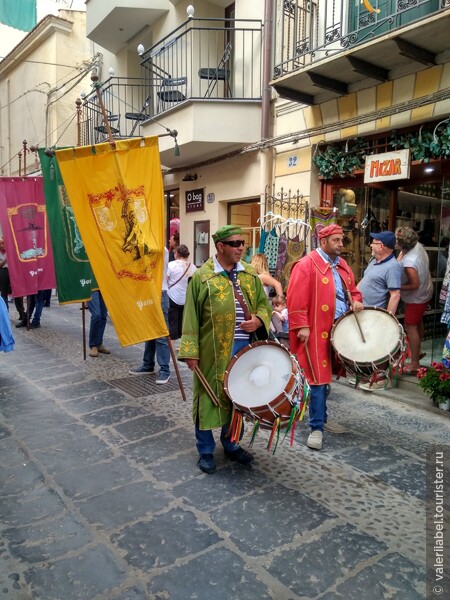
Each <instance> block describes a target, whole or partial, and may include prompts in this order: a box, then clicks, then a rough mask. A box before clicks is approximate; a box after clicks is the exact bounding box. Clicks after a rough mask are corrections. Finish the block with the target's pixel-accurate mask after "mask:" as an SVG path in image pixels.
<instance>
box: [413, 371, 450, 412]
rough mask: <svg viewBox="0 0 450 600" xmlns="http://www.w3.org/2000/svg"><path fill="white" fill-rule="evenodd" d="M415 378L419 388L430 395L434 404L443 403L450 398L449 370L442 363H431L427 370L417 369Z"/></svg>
mask: <svg viewBox="0 0 450 600" xmlns="http://www.w3.org/2000/svg"><path fill="white" fill-rule="evenodd" d="M417 378H418V379H419V385H420V387H421V388H422V389H423V390H424V391H425V392H427V394H430V398H431V399H432V400H433V402H434V403H435V404H441V403H444V402H446V401H447V400H448V399H449V398H450V370H449V369H446V368H445V367H444V365H443V364H442V363H437V362H432V363H431V367H429V368H428V369H427V368H425V367H423V368H422V369H419V371H418V372H417Z"/></svg>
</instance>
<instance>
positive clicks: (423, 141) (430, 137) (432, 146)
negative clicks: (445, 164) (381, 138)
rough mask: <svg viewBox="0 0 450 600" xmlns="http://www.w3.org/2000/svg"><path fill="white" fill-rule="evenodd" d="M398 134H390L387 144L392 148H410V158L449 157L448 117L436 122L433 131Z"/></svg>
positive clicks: (421, 159) (428, 159)
mask: <svg viewBox="0 0 450 600" xmlns="http://www.w3.org/2000/svg"><path fill="white" fill-rule="evenodd" d="M422 129H423V125H422V127H421V128H420V129H419V130H418V131H415V132H408V133H405V134H402V135H400V136H399V135H398V133H397V132H396V131H393V132H392V134H391V140H390V142H389V145H390V146H391V148H392V149H393V150H401V149H410V150H411V158H412V160H419V161H421V162H425V163H427V162H429V161H430V160H431V159H433V158H450V117H449V118H448V119H446V120H444V121H441V123H438V124H437V126H436V127H435V128H434V131H422Z"/></svg>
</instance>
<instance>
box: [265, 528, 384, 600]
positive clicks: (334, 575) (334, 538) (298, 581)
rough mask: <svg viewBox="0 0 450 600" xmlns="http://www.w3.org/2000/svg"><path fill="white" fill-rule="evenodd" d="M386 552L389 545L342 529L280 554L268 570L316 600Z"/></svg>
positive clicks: (363, 534)
mask: <svg viewBox="0 0 450 600" xmlns="http://www.w3.org/2000/svg"><path fill="white" fill-rule="evenodd" d="M300 518H301V517H300ZM386 549H387V546H386V544H383V543H381V542H378V541H377V540H375V539H374V538H373V537H371V536H369V535H367V534H365V533H363V532H361V531H358V530H357V529H356V528H355V527H353V526H352V525H348V524H346V525H338V526H336V527H333V529H330V530H328V531H325V532H324V533H322V534H321V535H320V536H318V538H317V539H315V540H314V541H311V542H307V543H304V544H301V545H299V546H298V547H296V548H289V549H288V550H285V551H282V552H279V553H277V554H276V555H275V556H274V558H273V559H272V561H271V562H270V565H269V566H267V570H268V571H269V573H270V574H271V575H272V576H273V577H275V578H276V579H277V580H279V581H281V582H282V583H284V585H286V586H287V587H288V588H289V589H290V590H292V591H293V592H295V593H296V594H297V595H298V596H301V597H307V598H315V597H316V596H317V595H318V594H322V593H323V592H325V591H326V590H327V589H328V588H329V587H331V586H332V585H334V584H335V582H336V580H338V579H340V578H341V577H343V576H344V575H346V574H348V573H349V572H350V571H352V570H353V569H354V568H355V567H356V566H357V565H358V564H359V563H361V562H364V561H366V560H368V559H369V558H372V557H373V556H377V555H378V554H379V553H380V552H383V551H385V550H386Z"/></svg>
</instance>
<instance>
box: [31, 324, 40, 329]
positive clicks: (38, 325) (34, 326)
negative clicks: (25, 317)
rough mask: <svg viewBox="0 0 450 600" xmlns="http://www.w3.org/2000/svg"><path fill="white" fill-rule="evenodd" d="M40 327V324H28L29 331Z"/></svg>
mask: <svg viewBox="0 0 450 600" xmlns="http://www.w3.org/2000/svg"><path fill="white" fill-rule="evenodd" d="M40 326H41V324H40V323H31V324H30V329H39V327H40Z"/></svg>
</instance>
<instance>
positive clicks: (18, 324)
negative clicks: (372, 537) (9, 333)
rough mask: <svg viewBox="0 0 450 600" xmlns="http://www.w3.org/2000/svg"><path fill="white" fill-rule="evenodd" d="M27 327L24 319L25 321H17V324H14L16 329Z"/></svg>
mask: <svg viewBox="0 0 450 600" xmlns="http://www.w3.org/2000/svg"><path fill="white" fill-rule="evenodd" d="M26 326H27V321H26V319H25V321H19V322H18V323H16V327H26Z"/></svg>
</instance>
